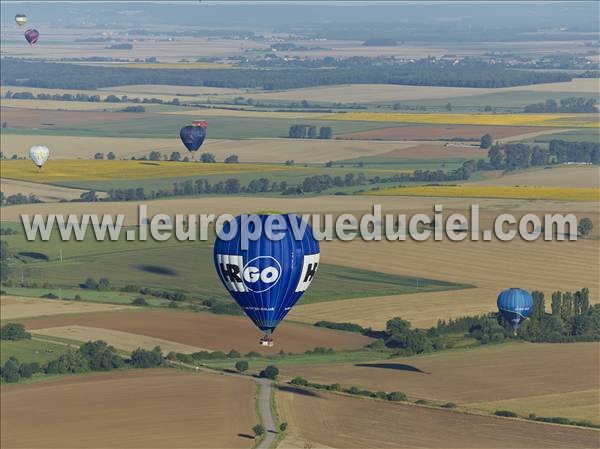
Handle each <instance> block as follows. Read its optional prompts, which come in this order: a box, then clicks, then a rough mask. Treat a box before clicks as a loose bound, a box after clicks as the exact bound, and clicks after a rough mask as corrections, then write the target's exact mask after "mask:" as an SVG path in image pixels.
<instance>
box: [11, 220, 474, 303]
mask: <svg viewBox="0 0 600 449" xmlns="http://www.w3.org/2000/svg"><path fill="white" fill-rule="evenodd" d="M121 235H123V233H121ZM6 240H7V241H8V243H9V247H10V249H11V251H12V252H13V253H14V254H16V255H18V256H19V257H20V259H21V260H20V261H17V262H15V263H12V264H11V266H10V272H9V274H10V277H12V278H13V279H15V280H17V279H19V278H20V277H21V276H23V279H24V280H25V281H27V282H30V283H31V282H35V283H37V284H38V285H42V284H44V283H47V284H49V285H51V286H54V287H62V288H65V289H68V290H65V293H62V294H61V296H67V297H70V296H71V295H73V296H74V295H75V294H76V293H75V292H74V291H73V290H72V289H77V287H78V286H79V285H80V284H81V283H83V282H84V281H85V280H86V279H87V278H90V277H91V278H94V279H96V280H97V279H99V278H102V277H106V278H108V279H109V280H110V282H111V285H113V286H116V287H124V286H126V285H136V286H140V287H141V286H143V287H151V288H155V289H160V290H164V289H165V286H168V290H170V291H180V292H184V293H186V294H188V295H190V296H191V299H195V300H198V299H206V298H218V299H227V300H229V295H228V294H227V292H226V291H225V289H224V288H223V286H222V285H221V283H220V282H219V280H218V278H217V276H216V274H215V271H214V267H213V259H212V253H213V250H212V242H211V241H207V242H178V241H176V240H175V239H173V240H172V241H169V242H155V241H153V240H147V241H145V242H141V241H131V242H125V240H124V237H123V238H122V240H120V241H116V242H111V241H104V242H101V243H100V242H96V241H95V240H94V239H93V237H92V233H88V236H87V238H86V239H85V240H84V241H82V242H77V241H74V240H73V241H69V242H62V241H60V240H59V239H58V238H57V234H56V232H55V233H54V235H53V238H51V240H50V241H49V242H41V241H36V242H28V241H26V240H25V238H24V234H18V235H14V236H7V237H6ZM61 250H62V256H63V261H62V262H60V261H59V253H60V251H61ZM467 287H469V286H468V285H464V284H455V283H450V282H442V281H436V280H431V279H424V278H419V279H417V278H415V277H405V276H402V275H400V274H397V275H392V274H384V273H378V272H373V271H368V270H360V269H355V268H348V267H341V266H337V265H330V264H322V265H321V266H320V267H319V275H318V276H317V278H316V280H315V281H314V282H313V284H312V285H311V288H310V290H309V291H308V292H307V293H306V295H304V296H303V298H302V303H303V304H308V303H313V302H322V301H332V300H338V299H348V298H357V297H369V296H386V295H399V294H407V293H414V292H417V291H418V292H426V291H442V290H450V289H459V288H467ZM42 291H43V293H42ZM67 291H68V294H67V293H66V292H67ZM47 292H48V290H47V289H40V290H39V291H37V293H41V294H44V293H47ZM87 293H88V292H87V291H84V293H83V294H82V296H85V295H87ZM86 299H87V297H86ZM103 299H106V297H104V298H103V297H102V296H100V297H97V298H96V299H95V300H99V301H102V300H103ZM90 300H94V298H92V297H90ZM127 300H129V298H127V299H124V301H127ZM107 302H109V301H107ZM110 302H112V301H110ZM156 305H161V304H156Z"/></svg>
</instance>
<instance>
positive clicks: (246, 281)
mask: <svg viewBox="0 0 600 449" xmlns="http://www.w3.org/2000/svg"><path fill="white" fill-rule="evenodd" d="M256 217H258V218H259V219H260V222H261V223H262V229H263V232H262V233H261V235H260V236H259V238H258V239H257V240H255V241H252V240H249V242H248V247H247V249H242V245H241V243H242V239H241V233H240V232H235V233H234V232H233V229H232V226H234V227H235V228H237V230H238V231H239V230H240V223H241V217H239V216H238V217H236V219H235V220H232V222H234V221H235V223H236V225H237V226H236V225H232V222H227V223H225V225H224V226H223V229H222V230H221V232H219V234H218V236H217V239H216V241H215V247H214V263H215V268H216V270H217V274H218V275H219V278H220V279H221V281H222V282H223V285H225V288H226V289H227V290H228V291H229V294H231V296H233V299H235V301H236V302H237V303H238V305H239V306H240V307H241V308H242V309H243V310H244V312H245V313H246V315H248V317H249V318H250V319H251V320H252V321H253V322H254V324H255V325H256V326H257V327H258V328H259V329H260V330H262V331H263V332H265V333H267V334H270V333H272V332H273V331H274V330H275V328H276V327H277V325H278V324H279V322H280V321H281V320H282V319H283V318H284V317H285V316H286V315H287V314H288V312H289V311H290V310H291V308H292V307H293V306H294V304H296V302H297V301H298V300H299V299H300V297H301V296H302V295H303V294H304V292H305V291H306V289H307V288H308V287H309V285H310V283H311V282H312V280H313V278H314V276H315V273H316V272H317V268H318V266H319V242H317V240H315V238H314V237H313V234H312V229H311V228H310V226H308V224H307V223H305V222H303V221H302V219H301V218H300V217H298V216H296V215H293V214H287V215H256ZM268 217H278V218H273V219H271V220H278V221H277V222H275V223H273V226H274V227H275V226H278V227H277V229H276V230H275V229H273V231H272V232H273V234H274V236H276V237H277V238H279V237H280V235H281V236H282V238H281V240H274V239H273V240H271V239H270V238H269V237H268V235H267V233H265V226H266V222H267V219H268ZM279 225H280V226H279ZM303 226H306V229H305V232H304V233H303V235H301V236H300V238H299V239H296V238H295V236H294V232H293V229H297V230H302V229H303ZM250 231H251V232H254V228H252V226H250ZM229 234H231V235H233V238H231V239H229V240H227V239H226V238H227V235H229Z"/></svg>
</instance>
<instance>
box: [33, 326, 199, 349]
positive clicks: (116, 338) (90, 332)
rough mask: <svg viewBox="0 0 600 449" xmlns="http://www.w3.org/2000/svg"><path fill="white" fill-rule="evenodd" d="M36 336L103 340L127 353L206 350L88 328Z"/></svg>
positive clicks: (57, 329)
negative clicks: (141, 349)
mask: <svg viewBox="0 0 600 449" xmlns="http://www.w3.org/2000/svg"><path fill="white" fill-rule="evenodd" d="M35 334H36V335H43V336H46V337H58V338H66V339H68V340H75V341H83V342H85V341H96V340H103V341H105V342H106V343H108V344H109V345H112V346H114V347H115V348H117V349H120V350H122V351H127V352H131V351H134V350H136V349H137V348H144V349H153V348H155V347H156V346H160V347H161V349H162V351H163V353H164V354H168V353H169V352H171V351H175V352H181V353H184V354H191V353H192V352H198V351H204V350H206V349H205V348H199V347H197V346H190V345H184V344H181V343H175V342H173V341H168V340H163V339H161V338H153V337H147V336H145V335H137V334H131V333H128V332H120V331H114V330H107V329H100V328H97V327H88V326H58V327H49V328H46V329H36V330H35Z"/></svg>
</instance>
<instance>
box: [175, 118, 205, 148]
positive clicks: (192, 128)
mask: <svg viewBox="0 0 600 449" xmlns="http://www.w3.org/2000/svg"><path fill="white" fill-rule="evenodd" d="M207 127H208V123H207V122H206V121H204V120H198V121H194V122H192V124H191V125H186V126H184V127H183V128H181V130H180V131H179V137H181V141H182V142H183V144H184V145H185V147H186V148H187V149H188V151H198V148H200V147H201V146H202V144H203V143H204V139H205V138H206V128H207Z"/></svg>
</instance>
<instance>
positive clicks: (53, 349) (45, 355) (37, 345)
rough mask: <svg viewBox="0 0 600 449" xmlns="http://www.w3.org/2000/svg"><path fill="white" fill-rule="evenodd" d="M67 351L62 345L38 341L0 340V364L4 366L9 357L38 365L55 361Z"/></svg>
mask: <svg viewBox="0 0 600 449" xmlns="http://www.w3.org/2000/svg"><path fill="white" fill-rule="evenodd" d="M68 351H69V348H68V347H67V346H65V345H64V344H58V343H52V342H49V341H39V340H34V339H31V340H17V341H10V340H0V363H2V364H4V362H6V360H8V359H9V358H10V357H16V358H17V359H18V360H20V361H22V362H27V363H33V362H37V363H39V364H43V363H47V362H49V361H51V360H56V359H57V358H58V357H60V356H61V355H62V354H64V353H66V352H68Z"/></svg>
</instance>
